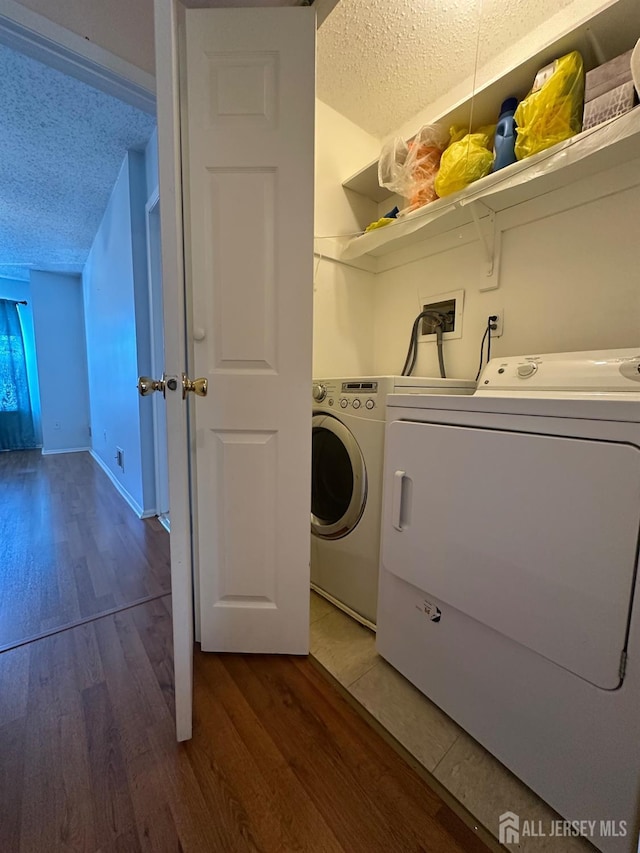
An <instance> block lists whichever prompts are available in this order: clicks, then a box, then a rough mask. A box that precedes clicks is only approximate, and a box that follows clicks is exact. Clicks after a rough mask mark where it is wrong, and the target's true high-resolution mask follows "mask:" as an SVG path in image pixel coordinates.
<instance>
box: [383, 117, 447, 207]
mask: <svg viewBox="0 0 640 853" xmlns="http://www.w3.org/2000/svg"><path fill="white" fill-rule="evenodd" d="M448 142H449V134H448V133H447V131H446V130H445V128H444V127H442V126H441V125H438V124H428V125H425V126H424V127H423V128H421V129H420V130H419V131H418V133H417V134H416V135H415V136H414V138H413V139H412V140H410V141H409V142H405V140H404V139H401V138H400V137H396V138H395V139H390V140H388V142H386V143H385V144H384V145H383V147H382V152H381V154H380V160H379V162H378V181H379V183H380V186H381V187H386V188H387V189H388V190H391V192H394V193H399V194H400V195H401V196H403V197H404V198H406V199H407V200H408V202H409V207H408V210H414V209H415V208H416V207H421V206H422V205H423V204H428V203H429V202H430V201H434V199H436V198H437V195H436V192H435V190H434V188H433V184H434V181H435V177H436V174H437V173H438V168H439V166H440V156H441V154H442V152H443V151H444V149H445V148H446V147H447V144H448ZM404 212H407V211H404Z"/></svg>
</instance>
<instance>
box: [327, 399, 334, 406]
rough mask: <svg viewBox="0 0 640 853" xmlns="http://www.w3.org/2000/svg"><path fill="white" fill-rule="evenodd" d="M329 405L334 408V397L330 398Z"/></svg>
mask: <svg viewBox="0 0 640 853" xmlns="http://www.w3.org/2000/svg"><path fill="white" fill-rule="evenodd" d="M327 403H328V404H329V405H330V406H333V397H329V399H328V400H327Z"/></svg>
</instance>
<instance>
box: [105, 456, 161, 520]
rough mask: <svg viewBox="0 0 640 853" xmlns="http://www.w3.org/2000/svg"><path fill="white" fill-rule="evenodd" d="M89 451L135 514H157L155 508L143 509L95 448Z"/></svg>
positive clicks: (147, 515) (148, 516)
mask: <svg viewBox="0 0 640 853" xmlns="http://www.w3.org/2000/svg"><path fill="white" fill-rule="evenodd" d="M89 453H90V454H91V456H92V458H93V459H94V460H95V461H96V462H97V463H98V465H99V466H100V467H101V468H102V470H103V471H104V473H105V474H106V475H107V477H108V478H109V479H110V480H111V482H112V483H113V485H114V486H115V487H116V489H117V490H118V491H119V492H120V494H121V495H122V497H123V498H124V499H125V501H126V502H127V503H128V504H129V506H130V507H131V509H132V510H133V511H134V512H135V514H136V515H137V516H138V518H151V517H152V516H154V515H155V511H154V510H148V509H146V510H145V509H142V507H141V506H140V504H139V503H138V501H137V500H136V499H135V498H134V497H132V496H131V495H130V494H129V492H128V491H127V490H126V489H125V487H124V486H123V485H122V483H121V482H120V481H119V480H117V479H116V478H115V476H114V474H113V471H111V470H110V469H109V468H108V467H107V465H106V463H105V462H104V461H103V460H102V459H101V458H100V457H99V456H98V454H97V453H96V452H95V450H93V448H90V449H89Z"/></svg>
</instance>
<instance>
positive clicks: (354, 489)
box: [311, 414, 367, 539]
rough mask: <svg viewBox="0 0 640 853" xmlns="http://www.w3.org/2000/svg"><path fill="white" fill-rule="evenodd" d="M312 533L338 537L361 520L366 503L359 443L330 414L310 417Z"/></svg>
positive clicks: (363, 467)
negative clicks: (311, 418)
mask: <svg viewBox="0 0 640 853" xmlns="http://www.w3.org/2000/svg"><path fill="white" fill-rule="evenodd" d="M312 423H313V426H312V433H311V442H312V451H311V453H312V467H311V532H312V533H313V534H314V535H315V536H319V537H320V538H322V539H340V537H342V536H346V535H347V534H348V533H350V532H351V531H352V530H353V529H354V527H355V526H356V525H357V524H358V522H359V521H360V518H361V517H362V513H363V512H364V508H365V504H366V502H367V469H366V466H365V462H364V457H363V456H362V451H361V450H360V447H359V446H358V442H357V441H356V440H355V438H354V437H353V433H352V432H351V430H349V428H348V427H346V426H345V425H344V424H343V423H342V421H340V420H339V419H338V418H336V417H333V416H332V415H323V414H318V415H314V417H313V422H312Z"/></svg>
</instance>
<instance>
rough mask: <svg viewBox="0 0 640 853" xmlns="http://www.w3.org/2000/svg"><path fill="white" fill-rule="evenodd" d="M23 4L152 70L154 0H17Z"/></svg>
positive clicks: (132, 62)
mask: <svg viewBox="0 0 640 853" xmlns="http://www.w3.org/2000/svg"><path fill="white" fill-rule="evenodd" d="M19 2H20V3H21V5H22V6H26V8H27V9H31V11H32V12H37V13H38V14H39V15H43V16H44V17H45V18H48V19H49V20H50V21H53V22H54V23H56V24H59V25H60V26H62V27H66V29H68V30H71V31H72V32H74V33H76V34H77V35H79V36H82V37H83V38H86V39H88V41H91V42H93V43H94V44H97V45H99V46H100V47H102V48H104V49H105V50H108V51H109V52H110V53H113V54H114V55H115V56H119V57H120V58H121V59H125V60H126V61H127V62H130V63H131V64H132V65H137V66H138V68H142V70H143V71H147V72H149V73H150V74H153V73H154V60H153V51H154V46H153V0H100V2H90V3H88V2H87V0H56V2H55V3H53V2H51V0H19Z"/></svg>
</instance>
